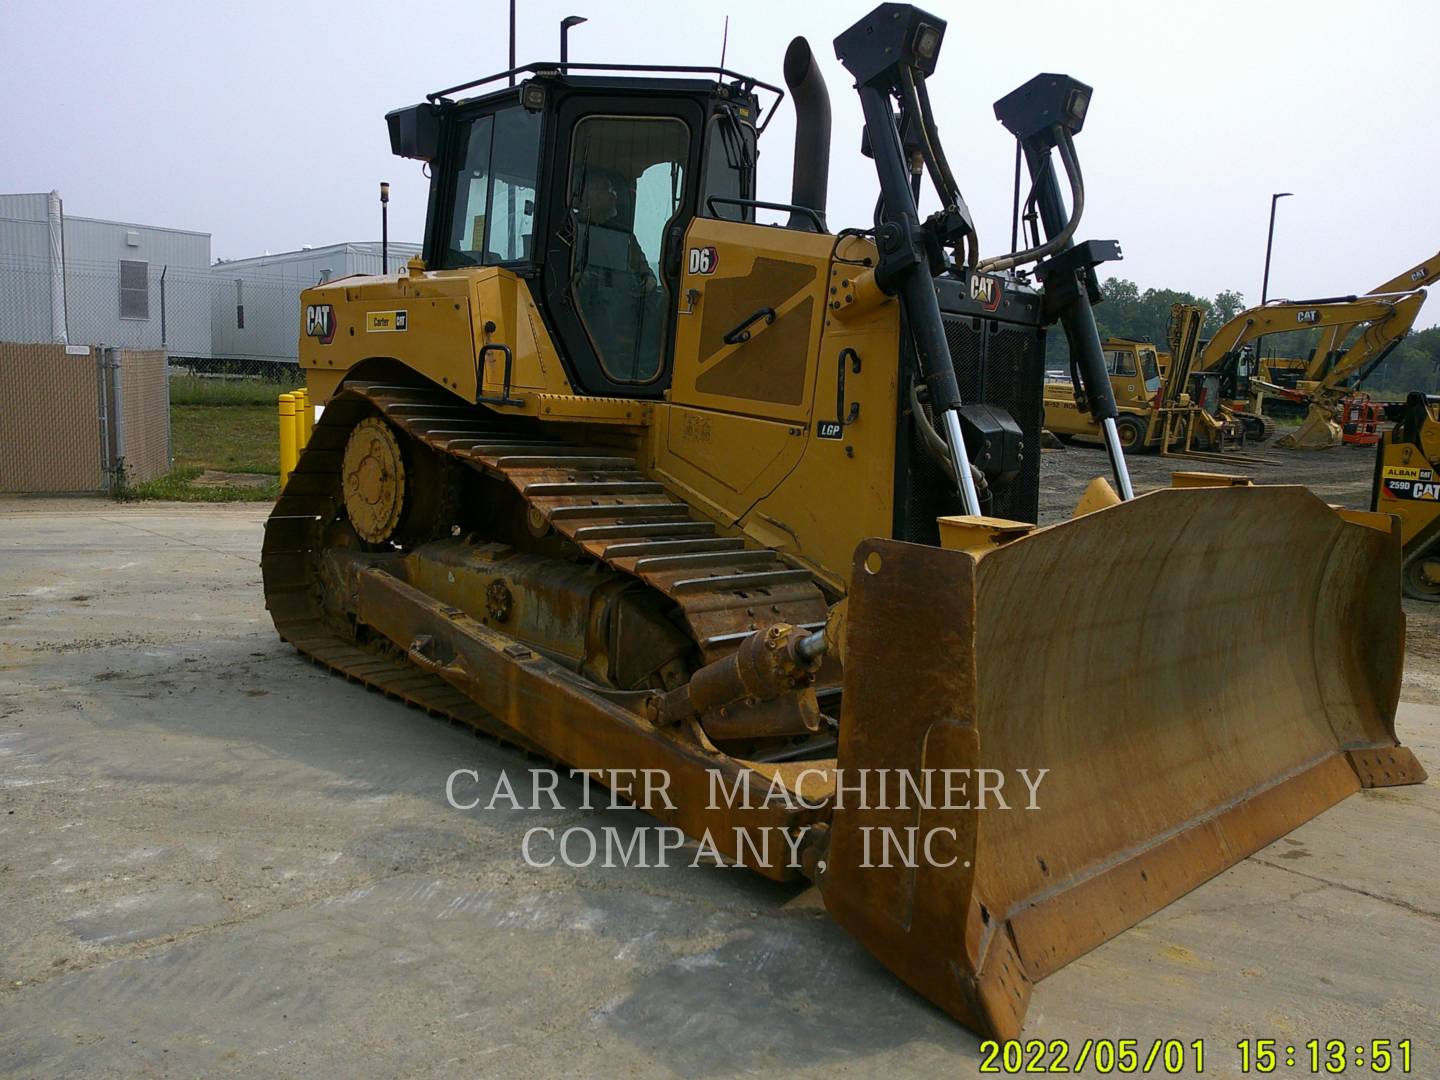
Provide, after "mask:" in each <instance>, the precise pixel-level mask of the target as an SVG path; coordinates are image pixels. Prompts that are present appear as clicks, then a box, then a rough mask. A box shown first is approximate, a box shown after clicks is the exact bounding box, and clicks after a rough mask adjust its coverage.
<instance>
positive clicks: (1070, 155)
mask: <svg viewBox="0 0 1440 1080" xmlns="http://www.w3.org/2000/svg"><path fill="white" fill-rule="evenodd" d="M1052 130H1053V133H1054V135H1055V146H1056V148H1057V149H1058V150H1059V151H1060V161H1061V163H1062V164H1063V165H1064V166H1065V176H1066V178H1067V179H1068V180H1069V181H1070V219H1069V220H1068V221H1067V222H1065V227H1064V228H1063V229H1061V230H1060V231H1059V232H1058V233H1056V234H1055V235H1054V236H1052V237H1051V238H1050V239H1049V240H1047V241H1045V243H1043V244H1041V245H1039V246H1038V247H1032V248H1027V249H1026V250H1024V251H1015V252H1012V253H1011V254H1009V255H1000V256H997V257H996V258H993V259H986V260H985V261H983V262H982V263H980V265H979V266H978V267H976V269H978V270H988V271H994V270H1009V269H1010V268H1011V267H1013V266H1019V265H1020V264H1021V263H1027V262H1039V261H1040V260H1041V259H1043V258H1045V257H1046V256H1047V255H1053V254H1054V253H1055V252H1057V251H1059V250H1060V249H1061V248H1063V247H1064V246H1065V245H1066V244H1068V243H1069V242H1070V238H1071V237H1073V236H1074V235H1075V230H1076V229H1078V228H1079V227H1080V217H1081V215H1082V214H1084V213H1085V178H1084V176H1083V175H1082V174H1081V172H1080V160H1079V158H1077V157H1076V155H1075V143H1074V141H1073V140H1072V139H1071V138H1070V133H1069V132H1068V131H1066V130H1065V129H1064V128H1063V127H1061V126H1060V125H1059V124H1057V125H1055V127H1054V128H1053V129H1052ZM1046 167H1047V168H1049V167H1050V165H1049V163H1048V157H1047V164H1046ZM1037 183H1038V181H1037Z"/></svg>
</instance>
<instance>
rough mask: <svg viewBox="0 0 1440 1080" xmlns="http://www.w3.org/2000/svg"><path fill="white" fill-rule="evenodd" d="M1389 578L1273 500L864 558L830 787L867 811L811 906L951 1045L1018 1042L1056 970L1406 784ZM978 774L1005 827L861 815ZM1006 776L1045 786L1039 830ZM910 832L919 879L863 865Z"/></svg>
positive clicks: (1267, 492) (1135, 513) (1115, 518)
mask: <svg viewBox="0 0 1440 1080" xmlns="http://www.w3.org/2000/svg"><path fill="white" fill-rule="evenodd" d="M1399 557H1400V555H1399V544H1398V538H1397V537H1396V536H1395V535H1394V534H1393V532H1386V531H1383V530H1380V529H1376V528H1373V527H1370V526H1367V525H1365V524H1356V523H1352V522H1349V521H1346V520H1344V519H1342V517H1341V516H1340V515H1339V514H1337V513H1335V512H1334V511H1332V510H1331V509H1330V508H1328V507H1327V506H1325V505H1324V503H1322V502H1321V501H1320V500H1319V499H1317V498H1316V497H1315V496H1314V495H1312V494H1311V493H1310V492H1308V491H1306V490H1305V489H1303V488H1288V487H1257V488H1228V489H1196V490H1170V491H1159V492H1154V493H1152V494H1149V495H1145V496H1143V497H1141V498H1139V499H1137V500H1135V501H1133V502H1130V503H1125V504H1121V505H1117V506H1113V507H1109V508H1107V509H1104V510H1101V511H1097V512H1096V513H1093V514H1089V515H1087V516H1085V517H1082V518H1079V519H1076V520H1074V521H1070V522H1066V523H1064V524H1062V525H1058V526H1055V527H1052V528H1048V529H1042V530H1037V531H1036V532H1034V533H1032V534H1030V535H1029V536H1027V537H1025V538H1023V539H1020V540H1017V541H1015V542H1013V543H1011V544H1008V545H1006V546H1004V547H1002V548H999V549H998V550H994V551H992V552H989V553H986V554H984V555H983V556H980V557H977V556H975V555H972V554H970V553H967V552H961V551H946V550H939V549H933V548H922V547H915V546H912V545H906V544H900V543H896V542H893V541H883V540H874V541H867V542H866V543H865V544H862V545H861V546H860V548H859V549H857V551H856V564H855V577H854V586H853V590H852V594H851V599H850V621H849V630H848V633H849V639H848V647H847V653H846V681H845V703H844V716H843V719H842V724H841V736H840V747H839V765H840V768H841V770H842V775H843V774H844V773H845V772H846V770H850V771H854V770H859V769H868V770H872V773H870V774H867V775H868V776H869V777H870V782H869V784H867V785H866V793H867V794H869V795H870V796H871V804H872V805H871V807H870V808H868V809H867V808H863V807H861V806H860V805H858V803H859V799H857V798H854V797H847V798H842V799H841V800H839V801H838V802H837V807H836V810H835V813H834V818H833V824H832V830H831V837H832V839H831V844H830V850H829V852H828V856H827V866H826V868H825V871H824V873H823V875H822V877H821V887H822V891H823V892H824V895H825V902H826V906H827V907H828V908H829V910H830V911H831V912H832V914H833V915H834V916H835V917H836V919H837V920H838V921H840V922H841V923H842V924H843V925H845V926H846V927H847V929H849V930H850V931H851V932H852V933H854V934H855V935H856V936H857V937H859V938H860V940H862V941H863V942H864V943H865V944H866V945H867V946H868V947H869V948H870V949H871V950H872V951H874V952H875V953H876V955H877V956H879V957H880V959H881V960H883V961H884V962H885V963H886V964H887V965H888V966H889V967H890V968H891V969H892V970H894V971H895V972H896V973H897V974H898V975H899V976H900V977H901V978H903V979H904V980H905V981H906V982H908V983H910V984H911V985H912V986H914V987H915V988H916V989H917V990H919V991H920V992H921V993H924V994H926V995H927V996H928V997H930V998H931V999H932V1000H934V1001H936V1002H937V1003H938V1004H939V1005H941V1006H942V1007H943V1008H945V1009H946V1010H947V1011H949V1012H950V1013H952V1014H953V1015H954V1016H956V1017H957V1018H958V1019H959V1020H961V1021H962V1022H963V1023H965V1024H966V1025H967V1026H969V1027H971V1028H973V1029H975V1030H977V1031H979V1032H982V1033H985V1034H993V1035H996V1036H1000V1037H1009V1036H1013V1035H1015V1034H1017V1033H1018V1032H1019V1031H1020V1028H1021V1026H1022V1024H1023V1021H1024V1016H1025V1010H1026V1006H1027V1004H1028V1001H1029V996H1030V993H1031V989H1032V986H1033V984H1034V983H1035V982H1038V981H1039V980H1040V979H1042V978H1044V977H1045V976H1046V975H1048V974H1050V973H1051V972H1053V971H1055V970H1056V969H1057V968H1059V967H1061V966H1063V965H1064V964H1066V963H1068V962H1070V961H1071V960H1073V959H1075V958H1076V957H1077V956H1079V955H1081V954H1083V953H1084V952H1086V951H1088V950H1089V949H1091V948H1094V947H1095V946H1096V945H1099V944H1100V943H1102V942H1104V941H1105V940H1107V939H1108V938H1110V937H1113V936H1115V935H1116V934H1118V933H1119V932H1120V931H1122V930H1124V929H1125V928H1126V927H1128V926H1130V925H1133V924H1134V923H1135V922H1137V921H1139V920H1140V919H1142V918H1144V917H1145V916H1146V915H1148V914H1150V913H1151V912H1154V911H1156V910H1158V909H1159V908H1161V907H1163V906H1165V905H1166V904H1168V903H1170V902H1171V901H1172V900H1174V899H1176V898H1177V897H1179V896H1181V895H1183V894H1184V893H1185V892H1187V891H1189V890H1190V889H1192V888H1194V887H1195V886H1197V885H1199V884H1200V883H1201V882H1203V881H1205V880H1207V879H1208V878H1210V877H1212V876H1214V875H1215V874H1217V873H1219V872H1220V871H1221V870H1223V869H1225V868H1226V867H1228V866H1231V865H1233V864H1234V863H1236V862H1238V861H1240V860H1241V859H1243V858H1244V857H1245V856H1246V855H1248V854H1250V853H1251V852H1253V851H1256V850H1258V849H1259V848H1260V847H1262V846H1264V845H1265V844H1267V843H1269V842H1271V841H1273V840H1274V839H1276V838H1278V837H1279V836H1282V835H1283V834H1285V833H1286V832H1288V831H1290V830H1291V829H1293V828H1295V827H1296V826H1297V825H1299V824H1300V823H1301V822H1303V821H1306V820H1308V819H1309V818H1311V817H1313V816H1315V815H1316V814H1318V813H1320V812H1322V811H1323V810H1324V809H1326V808H1327V807H1329V806H1331V805H1333V804H1334V803H1336V802H1338V801H1339V800H1340V799H1343V798H1344V797H1345V796H1346V795H1349V794H1351V793H1352V792H1354V791H1357V790H1359V788H1360V787H1362V786H1373V785H1376V784H1389V783H1413V782H1417V781H1419V780H1421V779H1423V778H1424V771H1423V769H1421V768H1420V766H1419V764H1418V763H1417V762H1416V761H1415V760H1414V757H1413V755H1411V754H1410V752H1409V751H1408V750H1406V749H1404V748H1402V747H1399V746H1398V745H1397V740H1396V737H1395V731H1394V713H1395V705H1396V701H1397V698H1398V693H1399V684H1400V674H1401V659H1402V650H1403V617H1402V615H1401V612H1400V601H1399V589H1398V582H1399ZM981 768H984V769H997V770H1001V775H1002V776H1003V777H1004V779H1005V787H1004V789H1003V796H1004V798H1005V801H1006V802H1007V803H1008V805H1009V807H1010V809H1002V808H1000V807H999V806H998V804H997V803H996V801H995V800H994V799H993V798H992V799H990V800H989V805H987V806H986V807H985V808H984V809H980V808H978V807H975V808H970V809H963V808H960V807H959V806H957V805H952V806H950V807H948V808H947V807H946V806H944V805H935V806H932V808H930V809H917V808H916V806H915V800H910V805H909V806H908V807H907V808H904V809H900V808H895V807H894V806H893V805H892V806H891V808H890V809H877V808H876V807H875V805H874V804H875V803H876V802H877V801H878V799H879V795H880V792H879V791H878V790H877V784H878V777H877V775H876V774H875V773H874V772H873V770H903V771H908V772H909V773H910V774H912V776H916V777H918V776H920V775H921V773H922V772H923V770H926V769H929V770H932V771H933V770H940V769H970V770H976V769H981ZM1022 769H1024V770H1028V775H1029V776H1030V777H1031V778H1032V779H1034V778H1035V777H1036V776H1037V774H1038V773H1039V770H1042V769H1044V770H1048V772H1046V773H1045V774H1044V777H1043V779H1041V780H1040V782H1039V786H1038V788H1037V789H1036V795H1035V800H1034V801H1035V806H1036V808H1035V809H1026V808H1025V807H1026V806H1027V804H1028V802H1029V793H1028V790H1027V788H1026V786H1025V784H1024V783H1023V781H1022V780H1021V777H1020V774H1019V770H1022ZM992 779H993V777H992ZM889 790H890V793H891V798H890V802H891V803H892V804H893V803H894V801H895V799H894V791H895V780H894V777H893V776H890V777H889ZM841 794H842V796H844V795H846V794H847V793H846V792H842V793H841ZM975 794H976V785H975V784H974V783H972V784H971V785H970V789H969V795H970V796H971V798H970V799H969V801H970V802H971V804H972V807H973V804H974V803H975V799H974V796H975ZM935 799H936V801H937V802H943V800H941V799H940V797H939V796H938V795H936V796H935ZM964 801H965V800H963V799H952V800H951V802H952V804H955V803H962V802H964ZM907 827H913V828H915V829H917V830H918V835H919V836H920V837H922V838H923V837H925V836H927V835H930V834H934V836H933V843H932V848H931V851H930V852H929V855H930V858H929V859H926V858H925V857H924V856H925V854H926V853H925V852H924V851H923V848H922V849H919V850H918V851H917V855H918V858H917V860H916V861H917V862H918V863H919V865H915V866H907V865H904V862H903V860H899V859H892V860H891V861H892V865H891V866H890V867H889V868H886V867H884V866H881V865H878V862H879V860H878V855H877V852H878V851H879V848H878V846H877V836H878V835H879V834H878V833H877V831H876V830H878V829H885V828H888V829H892V830H902V832H903V830H904V829H905V828H907ZM867 829H868V830H870V831H869V833H868V834H867V832H866V830H867ZM917 847H918V846H917ZM867 856H868V860H867ZM952 859H953V862H950V861H951V860H952ZM866 861H868V862H870V863H871V865H870V866H869V867H866V866H865V865H863V864H864V863H865V862H866ZM947 862H950V865H941V864H944V863H947Z"/></svg>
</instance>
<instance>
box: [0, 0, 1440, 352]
mask: <svg viewBox="0 0 1440 1080" xmlns="http://www.w3.org/2000/svg"><path fill="white" fill-rule="evenodd" d="M871 6H873V5H872V4H871V3H870V2H868V0H830V2H827V3H824V4H820V3H810V4H801V3H783V2H776V0H769V2H759V0H726V2H722V3H719V4H704V5H681V4H676V3H646V2H630V3H614V2H603V3H602V2H597V0H564V2H562V3H554V2H551V0H520V4H519V7H520V28H519V56H520V59H521V61H522V62H524V61H526V60H532V59H555V58H556V57H557V56H558V52H559V49H558V31H557V26H558V23H559V20H560V18H561V17H563V16H564V15H567V14H572V13H573V14H580V15H585V16H588V17H589V19H590V21H589V22H588V23H587V24H585V25H584V26H581V27H578V28H576V29H575V30H574V31H572V33H571V39H570V40H571V58H572V59H573V60H594V61H612V62H623V61H630V62H642V61H643V62H651V63H677V64H682V63H685V64H696V63H711V64H713V63H716V62H718V60H719V58H720V44H721V30H722V26H723V22H724V15H725V14H726V13H727V12H728V13H729V15H730V42H729V55H728V57H727V66H729V67H731V68H736V69H739V70H743V71H748V72H750V73H752V74H754V75H756V76H757V77H760V78H763V79H766V80H768V81H773V82H776V83H779V82H781V81H782V79H781V74H780V63H781V57H782V56H783V54H784V50H785V46H786V44H787V42H788V41H789V39H790V38H791V37H792V36H794V35H795V34H805V35H807V36H808V37H809V38H810V40H811V43H812V45H813V46H814V48H815V51H816V53H817V55H818V56H819V57H820V59H821V62H822V65H823V70H824V74H825V77H826V80H827V82H828V83H829V86H830V93H831V99H832V102H833V107H834V114H835V130H834V140H833V151H832V156H831V168H830V214H829V220H830V223H831V226H832V228H836V227H839V226H842V225H853V224H868V221H869V217H870V212H871V207H872V205H873V203H874V199H875V192H876V182H875V178H874V173H873V170H872V167H871V165H870V162H869V161H868V160H867V159H864V158H861V157H860V156H859V154H858V145H859V138H860V111H859V106H858V101H857V99H856V96H855V93H854V91H853V89H852V88H851V86H850V83H849V81H848V79H847V78H846V77H845V74H844V72H843V70H842V69H841V67H840V66H839V64H838V63H837V62H836V61H835V59H834V50H833V48H832V46H831V41H832V39H833V38H834V36H835V35H836V34H837V33H838V32H839V31H841V30H843V29H844V28H845V27H847V26H848V25H850V23H852V22H853V21H855V19H857V18H858V17H859V16H861V15H863V14H864V13H865V12H866V11H867V10H868V9H869V8H870V7H871ZM929 7H930V9H931V10H933V11H934V12H935V13H936V14H939V15H941V16H943V17H946V18H948V19H949V30H948V34H947V37H946V40H945V44H944V46H943V49H942V52H941V56H940V67H939V70H938V71H937V73H936V75H935V77H934V78H933V79H932V80H931V95H932V98H933V102H934V105H935V109H936V112H937V116H938V119H939V123H940V130H941V135H942V136H943V138H944V141H945V145H946V147H947V150H948V154H949V157H950V161H951V163H952V165H953V167H954V169H955V172H956V174H957V177H958V178H959V180H960V183H961V186H962V188H963V189H964V191H965V195H966V198H967V200H968V201H969V204H970V207H971V209H972V211H974V213H975V214H976V217H977V221H978V224H979V227H980V238H981V244H982V249H983V252H984V253H985V254H995V253H997V252H999V251H1001V250H1003V249H1004V248H1005V247H1008V240H1009V214H1010V202H1011V194H1010V184H1011V169H1012V167H1013V160H1014V159H1013V153H1014V150H1013V146H1014V144H1013V142H1012V141H1011V140H1010V137H1009V136H1008V135H1007V134H1006V133H1005V131H1004V130H1003V129H1002V128H1001V127H1000V126H999V124H997V123H996V122H995V120H994V117H993V113H992V112H991V104H992V102H993V101H994V100H995V99H997V98H998V97H1000V96H1001V95H1003V94H1004V93H1006V92H1008V91H1009V90H1011V89H1013V88H1014V87H1015V86H1018V85H1019V84H1020V83H1021V82H1023V81H1025V80H1026V79H1028V78H1029V77H1030V76H1031V75H1033V74H1035V73H1036V72H1039V71H1059V72H1065V73H1068V74H1071V75H1074V76H1076V77H1077V78H1080V79H1082V80H1084V81H1085V82H1088V83H1090V84H1091V85H1093V86H1094V87H1095V96H1094V100H1093V103H1092V106H1091V110H1090V114H1089V118H1088V119H1087V122H1086V127H1085V130H1084V132H1083V133H1082V134H1081V135H1080V137H1079V140H1078V146H1079V151H1080V158H1081V163H1082V165H1083V166H1084V169H1085V178H1086V194H1087V213H1086V216H1085V221H1084V224H1083V225H1082V226H1081V232H1080V235H1081V236H1082V237H1085V236H1091V237H1101V238H1116V239H1119V240H1120V241H1121V243H1122V244H1123V246H1124V249H1125V256H1126V258H1125V262H1124V263H1123V264H1121V265H1120V266H1118V267H1115V268H1113V272H1114V273H1118V274H1121V275H1123V276H1126V277H1130V278H1133V279H1135V280H1136V281H1138V282H1139V283H1140V284H1141V285H1142V286H1168V287H1173V288H1181V289H1189V290H1191V291H1194V292H1197V293H1201V294H1205V295H1213V294H1214V293H1215V292H1216V291H1217V290H1220V289H1225V288H1234V289H1238V290H1240V291H1241V292H1243V293H1244V294H1245V297H1246V299H1247V300H1249V301H1252V302H1253V301H1257V300H1258V299H1259V294H1260V278H1261V272H1262V268H1263V262H1264V253H1265V228H1266V221H1267V215H1268V212H1269V204H1270V194H1271V192H1274V191H1293V192H1295V197H1294V198H1290V199H1285V200H1282V201H1281V203H1280V210H1279V216H1278V223H1277V226H1276V235H1275V257H1274V262H1273V265H1272V268H1271V275H1270V281H1271V288H1270V292H1271V295H1272V296H1289V297H1295V298H1299V297H1303V296H1317V295H1330V294H1336V293H1345V292H1357V291H1364V290H1366V289H1369V288H1373V287H1374V286H1375V285H1377V284H1379V283H1380V282H1381V281H1383V280H1385V279H1386V278H1388V277H1390V276H1392V275H1394V274H1396V273H1399V272H1400V271H1401V270H1403V269H1405V268H1407V267H1409V266H1410V265H1412V264H1414V263H1417V262H1420V261H1421V260H1423V259H1426V258H1428V257H1429V256H1431V255H1433V254H1435V253H1436V251H1437V249H1440V198H1437V192H1436V179H1437V176H1440V168H1437V166H1440V140H1437V138H1436V130H1435V122H1434V117H1435V115H1436V112H1437V107H1440V63H1437V55H1440V5H1437V4H1433V3H1429V2H1421V0H1412V2H1409V3H1405V2H1399V0H1395V2H1386V0H1371V2H1369V3H1365V4H1354V3H1343V4H1342V3H1328V2H1326V3H1320V2H1314V0H1311V2H1296V3H1290V2H1285V3H1279V2H1276V3H1216V2H1208V3H1193V4H1183V5H1182V4H1171V3H1163V2H1160V0H1152V2H1150V3H1131V2H1114V3H1106V2H1090V3H1074V2H1073V0H1070V2H1052V0H1027V2H1025V3H999V4H978V3H966V4H958V3H955V4H952V3H939V2H932V3H931V4H930V5H929ZM0 22H3V24H4V32H3V36H0V40H3V42H4V51H5V61H4V63H3V64H0V95H3V97H0V100H3V103H4V104H3V107H0V110H3V111H0V116H3V118H4V121H3V127H0V191H5V192H20V191H48V190H50V189H52V188H53V189H56V190H58V191H59V192H60V193H61V195H62V196H63V197H64V199H65V209H66V212H67V213H69V214H75V215H83V216H88V217H101V218H114V219H119V220H124V221H131V222H139V223H142V224H151V225H167V226H176V227H180V228H187V229H198V230H202V231H206V232H209V233H211V234H212V236H213V242H212V249H211V250H212V254H213V256H214V257H216V258H240V257H244V256H248V255H257V254H261V253H262V252H264V251H267V250H269V251H284V250H290V249H293V248H297V247H299V246H300V245H302V244H315V245H319V244H326V243H333V242H336V241H343V240H363V239H376V238H378V235H379V221H378V205H377V186H376V185H377V182H378V181H380V180H389V181H390V182H391V185H392V203H391V236H392V237H394V238H395V239H404V240H418V239H419V238H420V234H421V232H422V229H423V227H424V214H425V191H426V184H427V181H426V180H425V179H424V177H423V176H422V175H421V172H420V165H419V164H418V163H416V162H410V161H403V160H400V159H396V158H392V157H391V156H390V154H389V144H388V139H387V136H386V131H385V125H384V121H383V116H384V113H385V112H386V111H387V110H388V109H391V108H395V107H397V106H401V105H406V104H409V103H411V102H414V101H417V100H420V99H421V98H422V97H423V96H424V94H425V93H426V92H427V91H430V90H435V89H439V88H441V87H444V86H448V85H451V84H454V83H457V82H461V81H464V80H466V79H469V78H473V77H476V76H478V75H481V74H488V73H490V72H492V71H496V70H500V69H502V68H503V67H504V66H505V60H506V33H505V27H506V3H505V0H468V2H466V0H461V2H453V3H445V4H437V3H424V4H401V3H394V2H387V3H366V2H360V0H346V2H343V3H342V2H336V0H331V2H328V3H311V2H309V0H287V2H283V3H281V2H274V0H246V2H244V3H230V2H225V0H214V2H204V3H197V2H195V0H187V2H163V3H162V2H157V3H148V2H146V0H135V2H131V3H126V4H123V5H121V4H113V5H112V4H104V3H100V2H98V0H97V2H90V3H87V2H79V0H0ZM792 118H793V114H792V113H791V112H790V109H789V103H788V102H787V103H786V104H785V105H784V106H782V109H781V112H780V114H779V115H778V116H777V118H776V120H775V123H774V125H773V126H772V127H771V128H770V129H769V131H768V132H767V133H766V136H765V138H764V140H763V141H762V144H761V149H762V156H761V162H760V175H761V179H760V186H761V193H760V194H761V197H762V198H771V199H779V200H785V199H787V198H788V196H789V183H790V175H789V174H790V161H791V153H790V139H791V135H792V131H793V123H792ZM1109 272H1112V270H1110V269H1107V270H1106V273H1109ZM1420 321H1421V323H1422V324H1424V325H1430V324H1432V323H1436V322H1440V303H1432V304H1431V305H1429V306H1428V309H1427V311H1426V312H1425V313H1424V314H1422V316H1421V320H1420Z"/></svg>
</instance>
